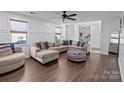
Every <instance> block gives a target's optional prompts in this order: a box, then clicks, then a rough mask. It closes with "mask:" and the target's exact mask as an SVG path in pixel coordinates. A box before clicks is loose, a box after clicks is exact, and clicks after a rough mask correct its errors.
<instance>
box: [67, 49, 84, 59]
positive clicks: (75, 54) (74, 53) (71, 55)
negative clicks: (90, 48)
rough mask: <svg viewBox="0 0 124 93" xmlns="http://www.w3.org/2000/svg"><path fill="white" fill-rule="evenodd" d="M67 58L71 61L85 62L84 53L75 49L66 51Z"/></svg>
mask: <svg viewBox="0 0 124 93" xmlns="http://www.w3.org/2000/svg"><path fill="white" fill-rule="evenodd" d="M67 58H68V59H69V60H71V61H85V60H86V52H84V51H82V50H77V49H70V50H68V51H67Z"/></svg>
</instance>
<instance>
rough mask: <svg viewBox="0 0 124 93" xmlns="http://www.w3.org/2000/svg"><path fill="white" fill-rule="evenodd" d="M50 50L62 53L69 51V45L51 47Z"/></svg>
mask: <svg viewBox="0 0 124 93" xmlns="http://www.w3.org/2000/svg"><path fill="white" fill-rule="evenodd" d="M49 49H52V50H57V51H59V52H60V53H62V52H65V51H67V50H68V46H67V45H60V46H58V47H50V48H49Z"/></svg>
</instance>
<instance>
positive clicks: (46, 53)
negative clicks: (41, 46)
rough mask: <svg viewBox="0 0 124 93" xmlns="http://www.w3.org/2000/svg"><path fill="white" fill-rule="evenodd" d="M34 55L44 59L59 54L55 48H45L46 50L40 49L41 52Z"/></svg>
mask: <svg viewBox="0 0 124 93" xmlns="http://www.w3.org/2000/svg"><path fill="white" fill-rule="evenodd" d="M36 55H37V57H39V58H41V59H45V58H49V57H51V56H55V55H59V52H58V51H56V50H50V49H47V50H41V52H38V53H37V54H36Z"/></svg>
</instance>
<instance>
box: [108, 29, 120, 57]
mask: <svg viewBox="0 0 124 93" xmlns="http://www.w3.org/2000/svg"><path fill="white" fill-rule="evenodd" d="M119 38H120V36H119V32H118V31H113V32H112V33H111V35H110V42H109V53H112V54H116V55H118V52H119V51H118V48H119Z"/></svg>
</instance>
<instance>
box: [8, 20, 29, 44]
mask: <svg viewBox="0 0 124 93" xmlns="http://www.w3.org/2000/svg"><path fill="white" fill-rule="evenodd" d="M11 21H16V22H22V23H26V31H12V30H11ZM9 23H10V35H11V42H12V43H15V42H13V41H12V33H15V34H18V33H19V34H24V33H25V34H26V43H25V44H23V43H22V44H17V43H15V44H16V45H28V43H29V42H28V41H29V40H28V21H23V20H17V19H9Z"/></svg>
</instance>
